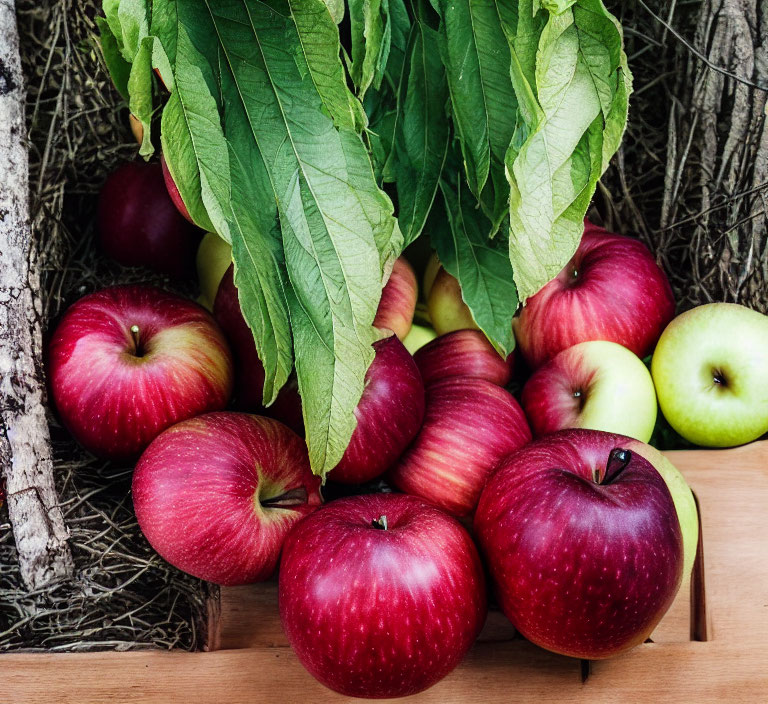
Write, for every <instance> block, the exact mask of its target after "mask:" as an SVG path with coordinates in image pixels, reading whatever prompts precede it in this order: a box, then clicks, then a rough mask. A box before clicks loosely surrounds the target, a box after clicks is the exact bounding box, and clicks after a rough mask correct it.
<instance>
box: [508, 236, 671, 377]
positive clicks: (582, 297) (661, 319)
mask: <svg viewBox="0 0 768 704" xmlns="http://www.w3.org/2000/svg"><path fill="white" fill-rule="evenodd" d="M674 314H675V300H674V297H673V296H672V289H671V288H670V286H669V281H668V280H667V277H666V275H665V274H664V272H663V271H662V270H661V268H660V267H659V265H658V264H657V263H656V260H655V259H654V258H653V255H652V254H651V253H650V251H649V250H648V248H647V247H646V246H645V245H644V244H643V243H642V242H640V241H639V240H636V239H633V238H631V237H624V236H622V235H615V234H612V233H610V232H607V231H606V230H604V229H603V228H601V227H597V226H596V225H592V224H591V223H589V222H587V223H586V226H585V230H584V236H583V237H582V239H581V243H580V244H579V248H578V250H577V251H576V254H574V255H573V258H572V259H571V261H570V262H568V264H567V265H566V266H565V268H564V269H563V270H562V271H561V272H560V273H559V274H558V275H557V277H555V279H553V280H552V281H550V282H549V283H548V284H547V285H546V286H544V288H542V289H541V291H539V292H538V293H537V294H536V295H535V296H533V297H532V298H530V299H529V300H528V302H527V303H526V304H525V306H524V307H523V309H522V311H521V312H520V315H519V317H518V318H516V319H515V323H514V324H515V338H516V339H517V343H518V347H519V349H520V352H521V353H522V355H523V357H525V359H526V361H527V362H528V363H529V364H530V365H531V367H532V368H534V369H535V368H536V367H538V366H540V365H541V364H543V363H544V362H546V361H548V360H550V359H552V358H553V357H554V356H555V355H556V354H557V353H558V352H560V351H561V350H564V349H567V348H568V347H572V346H573V345H575V344H578V343H579V342H586V341H587V340H607V341H609V342H617V343H618V344H620V345H624V347H627V348H628V349H630V350H632V352H634V353H635V354H636V355H637V356H638V357H640V358H641V359H642V358H643V357H645V356H646V355H648V354H649V353H650V352H651V351H652V350H653V347H654V345H655V344H656V341H657V340H658V339H659V336H660V335H661V333H662V331H663V330H664V328H665V327H666V325H667V323H669V321H670V320H672V318H673V316H674Z"/></svg>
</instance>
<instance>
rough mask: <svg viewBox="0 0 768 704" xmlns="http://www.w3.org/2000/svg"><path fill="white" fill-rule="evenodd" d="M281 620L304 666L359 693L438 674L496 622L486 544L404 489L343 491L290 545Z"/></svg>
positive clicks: (372, 693)
mask: <svg viewBox="0 0 768 704" xmlns="http://www.w3.org/2000/svg"><path fill="white" fill-rule="evenodd" d="M279 606H280V620H281V622H282V624H283V629H284V630H285V633H286V635H287V636H288V641H289V642H290V644H291V646H292V647H293V649H294V651H295V652H296V655H297V656H298V658H299V660H300V661H301V663H302V664H303V665H304V667H306V668H307V670H309V672H310V673H311V674H312V675H314V676H315V677H316V678H317V679H318V680H320V682H322V683H323V684H324V685H325V686H327V687H330V688H331V689H333V690H335V691H337V692H340V693H341V694H344V695H345V696H350V697H377V698H383V697H401V696H406V695H409V694H415V693H416V692H420V691H422V690H424V689H426V688H427V687H430V686H431V685H433V684H435V683H436V682H437V681H439V680H440V679H442V678H443V677H445V676H446V675H447V674H448V673H449V672H450V671H451V670H453V669H454V668H455V667H456V665H457V664H458V663H459V662H460V660H461V659H462V658H463V657H464V655H465V653H466V652H467V650H469V647H470V646H471V645H472V643H473V641H474V640H475V638H476V637H477V636H478V634H479V632H480V629H481V628H482V626H483V623H484V621H485V616H486V611H487V604H486V594H485V578H484V575H483V568H482V565H481V564H480V560H479V558H478V555H477V551H476V549H475V546H474V544H473V542H472V539H471V538H470V537H469V535H468V534H467V532H466V531H465V530H464V528H463V527H462V526H461V525H460V524H459V523H458V521H456V520H455V519H453V518H450V517H449V516H446V515H445V514H444V513H442V512H441V511H439V510H437V509H436V508H433V507H431V506H429V505H427V504H425V503H423V502H422V501H420V500H419V499H416V498H414V497H412V496H405V495H402V494H369V495H364V496H354V497H350V498H346V499H339V500H337V501H333V502H331V503H329V504H326V505H325V506H324V507H322V508H321V509H319V510H318V511H316V512H315V513H313V514H312V515H311V516H308V517H307V518H305V519H304V520H303V521H301V522H300V523H298V524H297V525H296V527H295V528H294V529H293V530H292V531H291V533H290V534H289V536H288V539H287V540H286V541H285V546H284V547H283V557H282V560H281V563H280V583H279Z"/></svg>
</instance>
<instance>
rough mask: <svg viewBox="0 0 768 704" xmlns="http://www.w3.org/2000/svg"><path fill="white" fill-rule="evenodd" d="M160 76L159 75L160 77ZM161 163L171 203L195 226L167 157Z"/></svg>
mask: <svg viewBox="0 0 768 704" xmlns="http://www.w3.org/2000/svg"><path fill="white" fill-rule="evenodd" d="M159 75H160V74H159V73H158V76H159ZM160 163H161V164H162V168H163V178H164V179H165V188H166V190H167V191H168V195H169V196H170V197H171V201H173V204H174V206H176V210H178V211H179V213H181V215H182V216H184V218H186V219H187V220H189V222H191V223H192V224H194V222H195V221H194V220H193V219H192V216H191V215H190V214H189V210H187V206H186V205H184V201H183V200H182V198H181V193H179V187H178V186H177V185H176V181H174V180H173V176H171V172H170V170H169V169H168V164H166V163H165V157H164V156H163V155H162V154H161V155H160Z"/></svg>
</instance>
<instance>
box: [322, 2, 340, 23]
mask: <svg viewBox="0 0 768 704" xmlns="http://www.w3.org/2000/svg"><path fill="white" fill-rule="evenodd" d="M323 2H324V3H325V5H326V7H327V8H328V12H330V13H331V17H332V18H333V21H334V22H335V23H336V24H339V23H340V22H341V21H342V20H343V19H344V0H323Z"/></svg>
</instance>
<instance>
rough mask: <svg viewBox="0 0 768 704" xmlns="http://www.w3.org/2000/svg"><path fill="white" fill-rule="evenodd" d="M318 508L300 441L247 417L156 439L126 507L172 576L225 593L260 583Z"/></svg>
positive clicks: (201, 421) (202, 419) (215, 419)
mask: <svg viewBox="0 0 768 704" xmlns="http://www.w3.org/2000/svg"><path fill="white" fill-rule="evenodd" d="M320 503H321V498H320V479H319V477H316V476H314V475H313V474H312V471H311V470H310V467H309V458H308V456H307V449H306V446H305V445H304V443H303V442H302V440H301V438H299V436H298V435H296V433H294V432H293V431H292V430H290V429H288V428H287V427H286V426H284V425H283V424H282V423H280V422H278V421H276V420H272V419H271V418H264V417H263V416H252V415H248V414H245V413H227V412H224V413H207V414H205V415H202V416H198V417H197V418H192V419H190V420H186V421H183V422H182V423H178V424H177V425H174V426H173V427H172V428H169V429H168V430H166V431H164V432H163V433H161V434H160V435H159V436H158V437H157V438H155V440H154V441H153V442H152V444H151V445H150V446H149V447H148V448H147V449H146V450H145V451H144V454H143V455H142V456H141V459H140V460H139V463H138V464H137V465H136V470H135V471H134V473H133V505H134V508H135V509H136V518H137V519H138V521H139V527H140V528H141V530H142V532H143V533H144V535H145V536H146V538H147V540H148V541H149V543H150V544H151V545H152V547H153V548H154V549H155V550H157V552H158V553H159V554H160V556H161V557H163V558H164V559H165V560H167V561H168V562H170V563H171V564H172V565H173V566H174V567H177V568H179V569H180V570H183V571H184V572H188V573H189V574H191V575H194V576H195V577H199V578H200V579H205V580H207V581H209V582H214V583H216V584H222V585H234V584H249V583H251V582H258V581H261V580H264V579H267V578H268V577H269V576H270V575H271V574H272V573H273V572H274V570H275V567H276V565H277V561H278V557H279V555H280V550H281V549H282V546H283V542H284V540H285V537H286V535H287V534H288V531H289V530H290V529H291V528H292V527H293V525H294V524H295V523H297V522H298V521H299V520H300V519H301V518H303V517H304V516H306V515H307V514H308V513H311V512H312V511H314V510H315V509H316V508H317V507H318V506H319V505H320Z"/></svg>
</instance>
